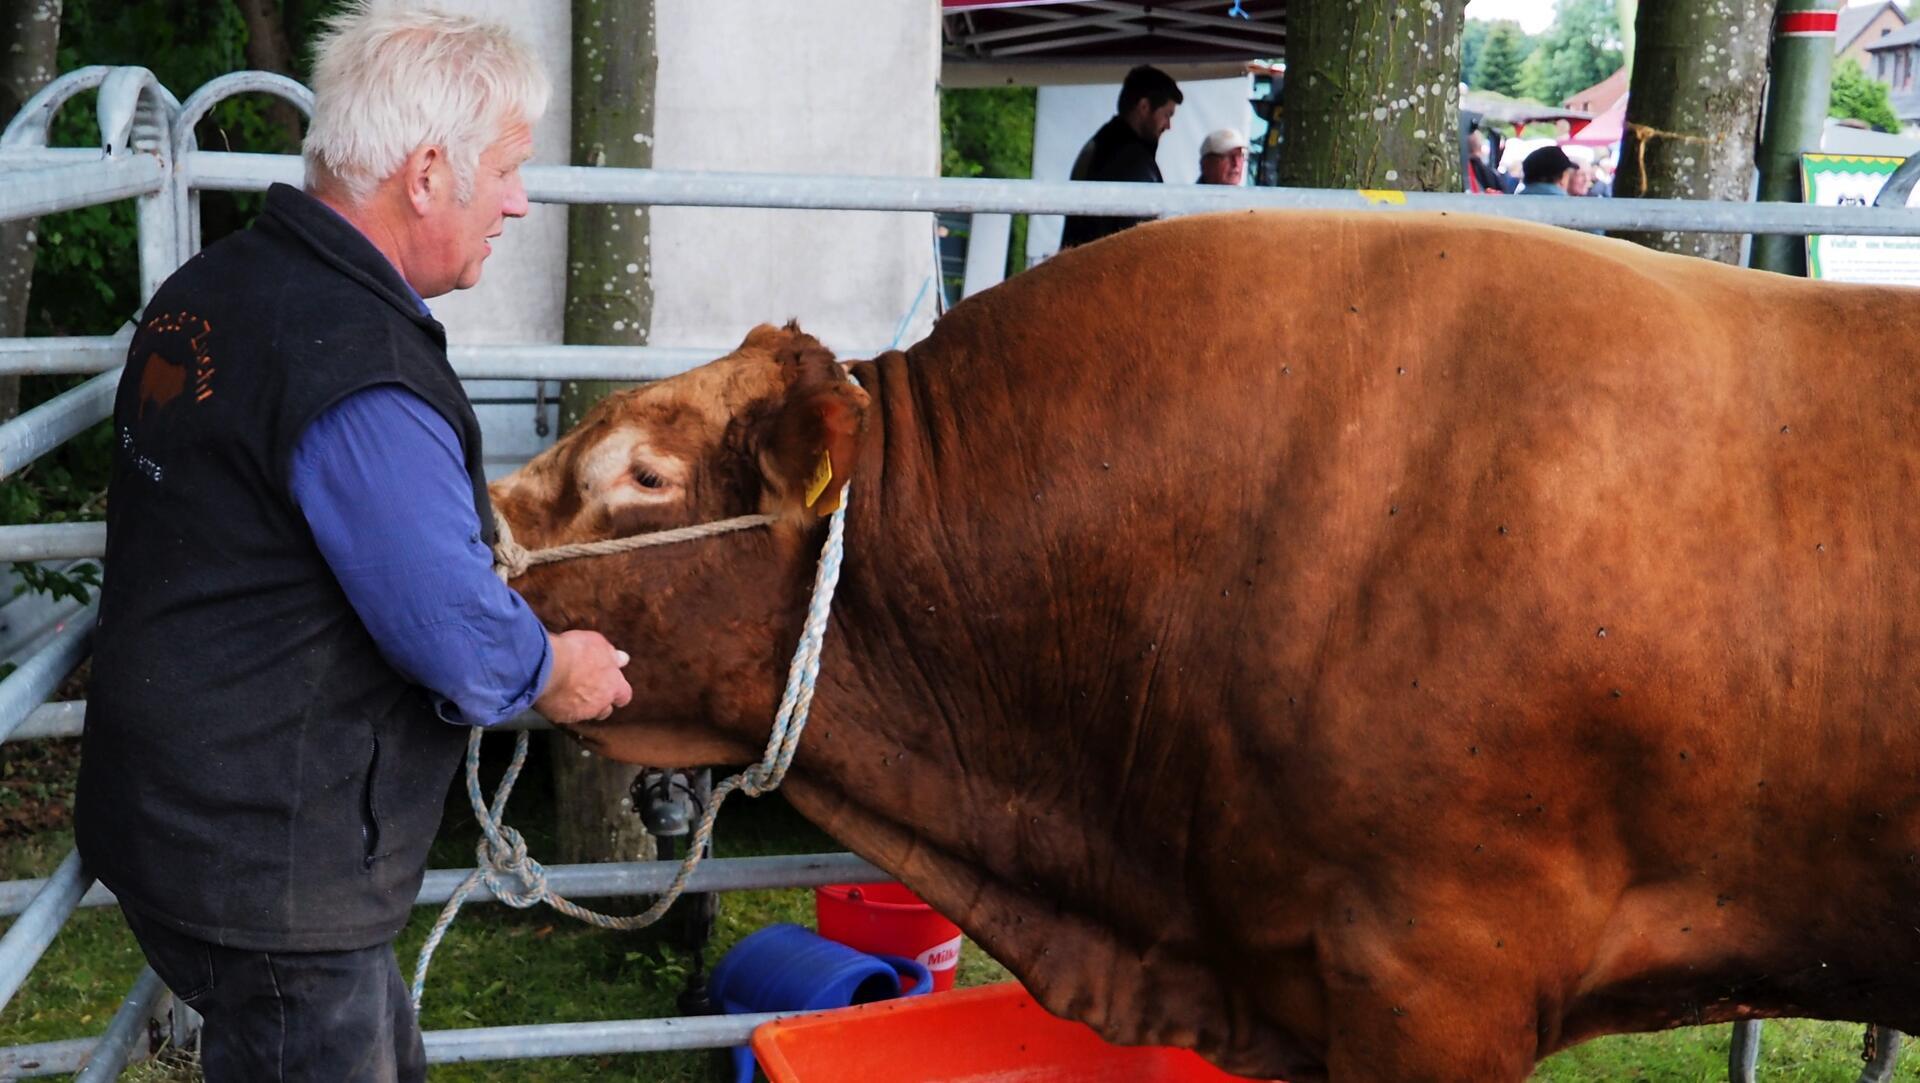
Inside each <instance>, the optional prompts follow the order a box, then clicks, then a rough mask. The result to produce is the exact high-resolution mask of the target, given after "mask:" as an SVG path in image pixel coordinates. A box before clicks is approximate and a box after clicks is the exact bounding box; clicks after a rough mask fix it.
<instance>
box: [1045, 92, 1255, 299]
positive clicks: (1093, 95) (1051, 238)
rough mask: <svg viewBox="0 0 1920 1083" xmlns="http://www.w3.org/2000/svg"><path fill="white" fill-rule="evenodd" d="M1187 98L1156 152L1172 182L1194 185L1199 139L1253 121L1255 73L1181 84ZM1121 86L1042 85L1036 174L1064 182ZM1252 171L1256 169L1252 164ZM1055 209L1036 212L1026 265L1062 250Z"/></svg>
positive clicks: (1243, 127) (1243, 132)
mask: <svg viewBox="0 0 1920 1083" xmlns="http://www.w3.org/2000/svg"><path fill="white" fill-rule="evenodd" d="M1180 93H1181V95H1182V96H1183V97H1184V98H1185V99H1186V100H1185V101H1183V102H1182V103H1181V104H1180V107H1179V108H1178V109H1175V110H1174V112H1173V127H1172V128H1170V129H1168V131H1167V134H1165V135H1163V136H1161V137H1160V150H1159V153H1158V154H1157V155H1155V158H1156V160H1157V161H1158V162H1159V163H1160V173H1161V175H1162V176H1164V177H1165V178H1166V180H1167V183H1168V184H1192V183H1194V182H1195V181H1196V180H1198V179H1199V176H1200V141H1201V140H1203V139H1205V138H1206V137H1207V133H1208V132H1211V131H1213V130H1215V129H1217V128H1233V129H1236V130H1237V131H1239V133H1240V134H1241V135H1246V134H1247V131H1248V128H1249V126H1250V125H1251V124H1252V123H1253V107H1252V106H1251V105H1249V104H1248V99H1250V98H1252V97H1253V77H1252V76H1250V75H1240V76H1235V77H1234V78H1232V79H1208V80H1206V81H1204V82H1188V83H1182V84H1180ZM1119 96H1120V87H1119V86H1118V85H1112V84H1109V85H1105V86H1099V85H1094V86H1043V87H1041V88H1040V98H1039V102H1038V106H1037V109H1036V112H1035V117H1034V124H1033V179H1035V180H1052V181H1061V180H1066V179H1067V174H1068V173H1070V172H1071V171H1072V170H1073V160H1074V158H1076V157H1078V156H1079V154H1080V148H1081V147H1083V146H1085V145H1086V142H1087V140H1088V139H1089V138H1091V137H1092V136H1093V133H1094V132H1095V131H1098V130H1099V128H1100V125H1102V124H1105V123H1106V122H1107V120H1108V119H1109V118H1111V117H1112V116H1113V109H1114V100H1115V99H1116V98H1118V97H1119ZM1248 173H1249V174H1251V173H1252V168H1251V163H1249V168H1248ZM1064 222H1065V219H1063V218H1062V217H1061V216H1059V215H1057V214H1036V215H1034V216H1033V217H1032V219H1031V220H1030V221H1029V224H1028V226H1027V264H1028V266H1032V265H1033V264H1035V263H1038V262H1040V261H1041V260H1043V259H1045V258H1047V257H1048V256H1051V255H1053V254H1054V253H1055V252H1057V251H1059V249H1060V228H1061V226H1062V225H1063V224H1064Z"/></svg>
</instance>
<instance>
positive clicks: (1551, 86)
mask: <svg viewBox="0 0 1920 1083" xmlns="http://www.w3.org/2000/svg"><path fill="white" fill-rule="evenodd" d="M1624 56H1625V53H1624V46H1623V45H1622V41H1621V35H1620V12H1619V8H1618V7H1617V6H1616V4H1615V0H1560V2H1559V6H1558V8H1557V9H1556V11H1555V13H1554V19H1553V25H1552V26H1550V27H1548V28H1547V32H1546V33H1545V34H1542V35H1541V36H1540V44H1539V46H1538V47H1537V48H1536V49H1535V50H1534V52H1533V55H1532V56H1530V57H1528V58H1527V64H1526V71H1525V73H1524V76H1523V78H1522V81H1521V90H1522V92H1523V93H1525V94H1526V95H1527V96H1528V97H1530V98H1536V99H1538V100H1540V101H1543V102H1561V101H1564V100H1566V99H1567V98H1568V97H1570V96H1572V95H1573V94H1575V93H1578V92H1579V91H1582V90H1585V89H1586V88H1587V87H1590V86H1592V85H1593V84H1595V83H1598V82H1600V81H1601V80H1602V79H1605V78H1606V77H1607V76H1609V75H1612V74H1613V73H1614V72H1616V71H1618V70H1620V65H1621V64H1622V63H1624V62H1625V60H1624Z"/></svg>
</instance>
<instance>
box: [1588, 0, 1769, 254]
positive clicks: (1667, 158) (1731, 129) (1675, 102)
mask: <svg viewBox="0 0 1920 1083" xmlns="http://www.w3.org/2000/svg"><path fill="white" fill-rule="evenodd" d="M1773 9H1774V4H1773V0H1662V2H1661V3H1643V4H1641V5H1640V10H1639V13H1638V15H1637V16H1636V18H1635V22H1634V49H1635V53H1634V62H1633V78H1632V81H1631V84H1630V93H1631V97H1630V98H1629V99H1628V101H1627V130H1626V134H1625V136H1624V138H1622V140H1621V143H1620V165H1619V170H1618V172H1617V173H1616V174H1615V175H1614V181H1613V194H1614V195H1615V196H1616V197H1625V198H1634V197H1643V198H1648V199H1711V200H1727V201H1732V202H1746V201H1747V200H1748V199H1749V198H1750V196H1751V193H1752V189H1753V176H1754V173H1753V171H1754V164H1753V163H1754V148H1755V145H1756V143H1757V142H1758V134H1759V123H1760V102H1761V99H1762V97H1763V96H1764V94H1765V93H1766V87H1767V54H1768V44H1769V40H1770V39H1769V31H1770V28H1771V24H1772V21H1773ZM1615 236H1619V237H1624V238H1626V239H1628V240H1631V241H1636V242H1638V243H1640V244H1643V245H1646V246H1647V247H1649V248H1657V249H1660V250H1661V251H1665V252H1679V253H1683V254H1685V255H1689V256H1704V257H1706V258H1707V259H1714V260H1719V261H1720V262H1722V263H1738V262H1739V260H1740V236H1739V235H1738V234H1732V233H1680V232H1675V231H1671V230H1669V231H1664V232H1658V233H1647V232H1619V233H1616V234H1615Z"/></svg>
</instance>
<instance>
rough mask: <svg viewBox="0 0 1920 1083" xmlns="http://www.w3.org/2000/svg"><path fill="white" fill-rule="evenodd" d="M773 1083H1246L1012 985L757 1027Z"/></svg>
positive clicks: (756, 1042)
mask: <svg viewBox="0 0 1920 1083" xmlns="http://www.w3.org/2000/svg"><path fill="white" fill-rule="evenodd" d="M753 1053H754V1056H756V1057H758V1058H759V1059H760V1067H761V1070H763V1071H765V1072H766V1073H767V1078H768V1079H769V1080H771V1081H772V1083H1096V1081H1097V1083H1245V1081H1244V1079H1243V1078H1242V1077H1241V1076H1236V1075H1228V1074H1227V1073H1225V1072H1223V1071H1221V1070H1220V1069H1218V1068H1215V1067H1214V1066H1213V1065H1211V1064H1208V1063H1207V1062H1206V1061H1204V1060H1201V1059H1200V1058H1199V1057H1198V1056H1196V1055H1195V1054H1193V1053H1192V1052H1190V1051H1188V1050H1185V1049H1169V1048H1166V1047H1164V1046H1122V1045H1108V1044H1107V1043H1106V1042H1104V1041H1102V1040H1101V1039H1100V1037H1099V1036H1098V1035H1096V1034H1095V1033H1094V1032H1093V1031H1092V1029H1091V1028H1089V1027H1087V1026H1086V1025H1085V1024H1084V1023H1071V1022H1068V1021H1067V1020H1064V1019H1058V1018H1055V1017H1054V1016H1052V1015H1050V1014H1048V1013H1047V1010H1046V1009H1045V1008H1042V1007H1041V1006H1040V1005H1038V1004H1036V1003H1034V1001H1033V998H1032V997H1031V996H1028V995H1027V991H1026V990H1025V989H1022V988H1021V987H1020V986H1019V984H1018V983H1016V982H1003V983H1001V984H999V985H984V986H980V987H978V988H974V989H956V990H954V991H953V992H950V993H933V994H930V995H927V996H923V997H910V998H908V999H905V1000H886V1001H881V1002H879V1003H875V1004H862V1005H859V1006H856V1007H852V1008H842V1009H839V1010H837V1011H831V1012H821V1013H819V1014H817V1015H799V1016H794V1017H792V1018H790V1019H776V1020H774V1021H773V1022H771V1023H765V1024H762V1025H761V1026H760V1027H759V1028H758V1029H756V1030H755V1031H754V1032H753Z"/></svg>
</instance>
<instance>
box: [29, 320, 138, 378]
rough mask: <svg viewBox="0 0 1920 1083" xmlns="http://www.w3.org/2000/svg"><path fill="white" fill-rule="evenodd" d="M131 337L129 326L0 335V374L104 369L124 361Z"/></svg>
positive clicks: (99, 370) (30, 374) (117, 365)
mask: <svg viewBox="0 0 1920 1083" xmlns="http://www.w3.org/2000/svg"><path fill="white" fill-rule="evenodd" d="M132 341H133V328H132V327H130V326H129V327H127V328H124V329H123V330H121V332H120V333H119V334H117V335H73V336H69V337H63V338H53V337H47V338H0V376H47V375H54V374H58V373H95V374H97V373H102V372H108V371H110V370H112V369H116V368H119V367H120V365H121V363H122V362H124V361H126V359H127V345H128V343H130V342H132Z"/></svg>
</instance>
